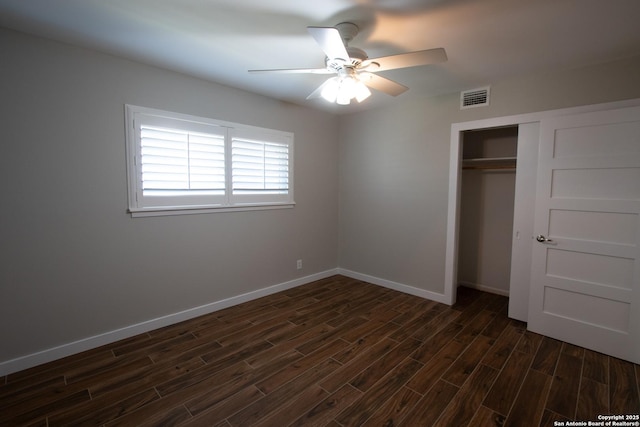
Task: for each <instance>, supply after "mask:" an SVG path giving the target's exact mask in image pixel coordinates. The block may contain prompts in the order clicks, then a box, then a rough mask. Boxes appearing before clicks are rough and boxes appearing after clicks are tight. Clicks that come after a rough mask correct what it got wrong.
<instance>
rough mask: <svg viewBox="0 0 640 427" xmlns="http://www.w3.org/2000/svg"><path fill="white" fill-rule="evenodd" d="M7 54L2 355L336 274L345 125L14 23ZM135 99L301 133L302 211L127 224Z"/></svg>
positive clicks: (298, 185) (2, 40) (1, 112)
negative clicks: (128, 128)
mask: <svg viewBox="0 0 640 427" xmlns="http://www.w3.org/2000/svg"><path fill="white" fill-rule="evenodd" d="M0 52H2V66H0V87H1V96H0V120H1V123H2V141H1V150H0V197H1V200H2V202H1V203H2V208H1V209H0V236H1V237H0V249H1V260H0V263H1V264H0V325H2V326H1V327H0V343H2V344H1V345H0V362H3V361H7V360H10V359H13V358H17V357H21V356H24V355H28V354H32V353H35V352H38V351H42V350H46V349H50V348H53V347H56V346H59V345H63V344H68V343H71V342H73V341H76V340H80V339H84V338H87V337H92V336H95V335H98V334H101V333H105V332H109V331H113V330H116V329H118V328H122V327H126V326H129V325H134V324H137V323H139V322H144V321H148V320H151V319H156V318H158V317H161V316H165V315H170V314H173V313H177V312H179V311H181V310H187V309H190V308H193V307H198V306H202V305H205V304H207V303H212V302H216V301H220V300H223V299H225V298H229V297H233V296H237V295H241V294H243V293H246V292H251V291H254V290H258V289H262V288H265V287H267V286H270V285H275V284H281V283H284V282H287V281H290V280H295V279H296V278H299V277H304V276H307V275H311V274H314V273H318V272H323V271H326V270H330V269H335V268H336V266H337V264H338V251H337V248H338V205H337V197H336V194H337V193H338V166H337V165H338V159H337V155H338V140H337V136H338V134H337V119H336V118H335V116H333V115H329V114H326V113H322V112H318V111H315V110H311V109H306V108H301V107H299V106H294V105H289V104H286V103H282V102H279V101H275V100H272V99H269V98H265V97H261V96H258V95H253V94H250V93H247V92H243V91H240V90H236V89H232V88H228V87H225V86H222V85H216V84H212V83H208V82H205V81H202V80H198V79H194V78H190V77H187V76H184V75H181V74H177V73H173V72H169V71H166V70H162V69H158V68H154V67H149V66H145V65H141V64H138V63H135V62H130V61H126V60H122V59H119V58H115V57H112V56H109V55H104V54H100V53H96V52H93V51H89V50H85V49H80V48H76V47H72V46H68V45H64V44H59V43H55V42H52V41H47V40H44V39H40V38H35V37H30V36H26V35H22V34H20V33H16V32H12V31H8V30H0ZM126 103H129V104H135V105H141V106H147V107H153V108H159V109H165V110H170V111H177V112H180V113H187V114H194V115H198V116H205V117H212V118H215V119H220V120H226V121H232V122H237V123H244V124H249V125H254V126H261V127H267V128H272V129H279V130H284V131H290V132H293V133H294V134H295V191H296V193H295V200H296V202H297V205H296V207H295V208H293V209H282V210H271V211H253V212H235V213H217V214H206V215H184V216H171V217H156V218H135V219H133V218H131V217H130V216H129V215H128V214H127V213H126V209H127V182H126V169H125V168H126V166H125V144H124V104H126ZM297 259H302V260H303V266H304V268H303V269H302V270H297V269H296V260H297Z"/></svg>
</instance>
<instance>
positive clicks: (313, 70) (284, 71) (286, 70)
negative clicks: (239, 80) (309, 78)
mask: <svg viewBox="0 0 640 427" xmlns="http://www.w3.org/2000/svg"><path fill="white" fill-rule="evenodd" d="M249 72H250V73H281V74H332V73H333V71H331V70H327V69H326V68H282V69H270V70H249Z"/></svg>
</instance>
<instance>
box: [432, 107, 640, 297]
mask: <svg viewBox="0 0 640 427" xmlns="http://www.w3.org/2000/svg"><path fill="white" fill-rule="evenodd" d="M636 106H640V98H638V99H631V100H626V101H616V102H607V103H602V104H592V105H585V106H580V107H571V108H563V109H557V110H546V111H540V112H534V113H526V114H518V115H513V116H503V117H494V118H488V119H481V120H474V121H468V122H460V123H452V124H451V140H450V154H449V199H448V209H447V244H446V254H445V271H444V298H443V300H444V302H445V303H447V304H449V305H453V304H455V302H456V289H457V275H458V235H459V228H460V187H461V172H462V133H463V132H465V131H469V130H482V129H490V128H496V127H504V126H519V125H521V124H525V123H536V122H540V121H541V120H542V119H545V118H549V117H556V116H564V115H572V114H580V113H588V112H592V111H601V110H614V109H618V108H626V107H636Z"/></svg>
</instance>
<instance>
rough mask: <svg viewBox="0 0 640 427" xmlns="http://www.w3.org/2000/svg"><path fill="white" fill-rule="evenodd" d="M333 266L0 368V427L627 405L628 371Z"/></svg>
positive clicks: (473, 413) (564, 410)
mask: <svg viewBox="0 0 640 427" xmlns="http://www.w3.org/2000/svg"><path fill="white" fill-rule="evenodd" d="M506 311H507V299H506V298H505V297H501V296H497V295H492V294H487V293H482V292H479V291H475V290H471V289H465V288H461V289H460V290H459V295H458V303H457V304H456V305H455V306H453V307H448V306H446V305H443V304H438V303H434V302H431V301H426V300H423V299H420V298H418V297H414V296H410V295H406V294H402V293H400V292H396V291H393V290H389V289H385V288H381V287H377V286H374V285H371V284H368V283H364V282H361V281H357V280H353V279H349V278H345V277H342V276H335V277H332V278H329V279H325V280H321V281H318V282H314V283H310V284H308V285H304V286H302V287H298V288H295V289H291V290H288V291H285V292H281V293H278V294H274V295H271V296H268V297H265V298H261V299H259V300H254V301H251V302H248V303H245V304H242V305H239V306H235V307H231V308H228V309H225V310H222V311H218V312H216V313H212V314H210V315H207V316H203V317H199V318H197V319H193V320H190V321H187V322H184V323H181V324H178V325H174V326H171V327H167V328H163V329H160V330H156V331H153V332H150V333H147V334H142V335H139V336H136V337H133V338H130V339H127V340H124V341H121V342H117V343H114V344H111V345H107V346H104V347H101V348H98V349H94V350H91V351H88V352H85V353H82V354H79V355H75V356H71V357H68V358H66V359H62V360H59V361H56V362H52V363H49V364H46V365H42V366H38V367H35V368H32V369H29V370H26V371H22V372H17V373H15V374H11V375H9V376H7V377H4V378H0V384H1V385H0V408H1V409H0V425H2V426H5V425H7V426H15V425H30V426H31V425H32V426H47V425H48V426H57V425H90V426H100V425H105V426H143V425H181V426H182V425H188V426H226V427H229V426H243V427H246V426H278V427H281V426H288V425H318V426H324V425H327V426H354V425H367V426H411V427H413V426H467V425H469V426H474V427H475V426H502V425H505V426H527V427H529V426H537V425H545V426H547V425H554V421H559V420H582V421H588V420H596V417H597V416H598V415H600V414H637V413H638V412H640V396H639V395H640V392H639V389H638V383H639V381H638V380H639V377H640V368H639V366H638V365H634V364H631V363H628V362H624V361H621V360H618V359H614V358H611V357H607V356H604V355H602V354H599V353H595V352H592V351H589V350H585V349H583V348H580V347H576V346H573V345H570V344H566V343H563V342H560V341H556V340H553V339H549V338H545V337H542V336H540V335H537V334H534V333H531V332H527V331H526V327H525V326H526V325H525V324H523V323H521V322H518V321H514V320H510V319H508V318H507V316H506V314H505V313H506Z"/></svg>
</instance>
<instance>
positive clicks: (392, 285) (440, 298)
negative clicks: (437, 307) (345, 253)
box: [338, 268, 450, 305]
mask: <svg viewBox="0 0 640 427" xmlns="http://www.w3.org/2000/svg"><path fill="white" fill-rule="evenodd" d="M338 274H342V275H343V276H347V277H351V278H352V279H358V280H362V281H364V282H369V283H373V284H374V285H378V286H383V287H385V288H389V289H393V290H395V291H399V292H404V293H405V294H410V295H415V296H418V297H421V298H425V299H428V300H432V301H436V302H441V303H443V304H447V305H449V304H450V302H449V300H448V298H447V297H446V296H445V294H439V293H437V292H431V291H427V290H424V289H419V288H414V287H413V286H408V285H403V284H402V283H398V282H393V281H391V280H387V279H380V278H379V277H374V276H369V275H368V274H362V273H358V272H356V271H351V270H347V269H344V268H338Z"/></svg>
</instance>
